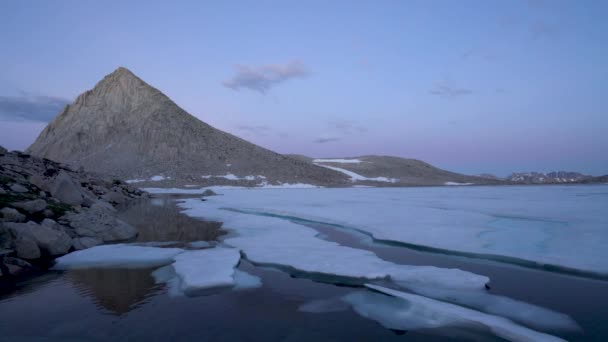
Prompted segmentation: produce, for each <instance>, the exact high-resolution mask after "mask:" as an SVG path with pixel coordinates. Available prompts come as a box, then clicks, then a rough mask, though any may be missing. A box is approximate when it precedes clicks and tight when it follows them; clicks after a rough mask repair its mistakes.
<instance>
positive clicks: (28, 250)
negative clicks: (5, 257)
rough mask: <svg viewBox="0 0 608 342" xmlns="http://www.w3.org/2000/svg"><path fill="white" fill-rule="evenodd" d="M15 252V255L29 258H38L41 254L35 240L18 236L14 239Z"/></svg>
mask: <svg viewBox="0 0 608 342" xmlns="http://www.w3.org/2000/svg"><path fill="white" fill-rule="evenodd" d="M15 252H17V257H19V258H22V259H30V260H31V259H38V258H40V255H41V253H40V248H38V244H36V241H34V240H32V239H30V238H26V237H20V238H18V239H16V240H15Z"/></svg>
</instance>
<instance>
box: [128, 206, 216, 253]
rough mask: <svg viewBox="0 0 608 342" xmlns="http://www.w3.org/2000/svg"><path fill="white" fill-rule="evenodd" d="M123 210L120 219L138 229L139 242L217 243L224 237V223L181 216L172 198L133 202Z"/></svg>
mask: <svg viewBox="0 0 608 342" xmlns="http://www.w3.org/2000/svg"><path fill="white" fill-rule="evenodd" d="M120 211H121V213H120V217H121V219H122V220H123V221H125V222H127V223H129V224H131V225H132V226H133V227H135V228H136V229H137V230H138V232H139V235H138V236H137V242H166V241H176V242H181V243H184V242H193V241H214V240H217V239H218V237H219V236H221V235H223V234H225V232H224V231H223V230H221V226H222V223H221V222H214V221H201V220H196V219H193V218H191V217H189V216H186V215H183V214H181V213H180V210H179V208H178V207H177V206H176V204H175V198H174V197H170V196H164V197H157V198H152V199H143V200H139V201H132V203H130V204H129V205H128V206H126V207H123V208H121V209H120Z"/></svg>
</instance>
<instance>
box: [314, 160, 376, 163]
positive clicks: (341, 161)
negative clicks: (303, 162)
mask: <svg viewBox="0 0 608 342" xmlns="http://www.w3.org/2000/svg"><path fill="white" fill-rule="evenodd" d="M312 162H313V163H341V164H359V163H364V161H362V160H361V159H314V160H313V161H312Z"/></svg>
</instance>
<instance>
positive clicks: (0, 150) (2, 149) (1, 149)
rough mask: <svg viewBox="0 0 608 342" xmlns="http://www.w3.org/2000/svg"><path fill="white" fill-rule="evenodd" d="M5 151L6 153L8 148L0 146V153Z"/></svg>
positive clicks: (2, 153)
mask: <svg viewBox="0 0 608 342" xmlns="http://www.w3.org/2000/svg"><path fill="white" fill-rule="evenodd" d="M6 153H8V150H7V149H5V148H4V147H3V146H0V155H4V154H6Z"/></svg>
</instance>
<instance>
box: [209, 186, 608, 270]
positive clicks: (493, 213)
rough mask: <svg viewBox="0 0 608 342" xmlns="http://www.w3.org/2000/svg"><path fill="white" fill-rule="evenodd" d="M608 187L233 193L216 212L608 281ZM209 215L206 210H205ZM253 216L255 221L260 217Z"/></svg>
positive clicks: (212, 201) (213, 206) (214, 206)
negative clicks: (332, 227)
mask: <svg viewBox="0 0 608 342" xmlns="http://www.w3.org/2000/svg"><path fill="white" fill-rule="evenodd" d="M607 190H608V188H607V187H606V186H604V185H595V186H574V185H570V186H485V187H429V188H347V189H309V190H308V189H301V190H297V192H296V190H289V189H275V190H262V189H256V190H238V189H234V190H230V191H224V192H223V193H224V194H225V196H215V197H213V198H209V199H208V201H207V202H204V204H202V203H201V210H203V209H202V208H203V207H204V208H208V209H209V211H210V212H213V213H214V215H217V216H219V217H218V219H222V218H223V217H222V216H223V215H221V214H219V213H218V209H219V208H229V209H237V210H242V211H249V212H252V213H257V214H263V215H275V216H287V217H291V218H299V219H305V220H309V221H317V222H324V223H331V224H337V225H341V226H343V227H346V228H347V229H356V230H359V231H362V232H366V233H367V234H370V235H371V236H373V237H374V238H375V239H377V240H388V241H394V242H401V243H404V244H407V245H416V246H423V247H428V248H432V249H437V250H440V251H443V252H451V253H452V252H453V253H465V254H467V255H472V256H478V257H482V258H492V259H498V260H502V261H506V262H513V263H517V264H523V265H526V266H534V267H544V266H543V265H549V266H547V267H551V268H553V269H556V268H557V269H562V268H563V269H564V270H566V271H568V272H570V271H572V272H582V273H590V274H593V275H599V276H605V277H608V261H607V260H608V249H607V248H605V246H607V245H608V214H607V211H606V208H608V191H607ZM198 214H199V215H200V216H204V211H200V213H198ZM252 216H253V215H250V217H249V218H248V219H250V220H253V218H252Z"/></svg>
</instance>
